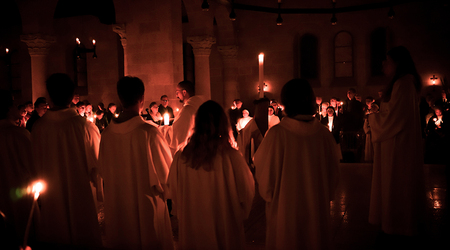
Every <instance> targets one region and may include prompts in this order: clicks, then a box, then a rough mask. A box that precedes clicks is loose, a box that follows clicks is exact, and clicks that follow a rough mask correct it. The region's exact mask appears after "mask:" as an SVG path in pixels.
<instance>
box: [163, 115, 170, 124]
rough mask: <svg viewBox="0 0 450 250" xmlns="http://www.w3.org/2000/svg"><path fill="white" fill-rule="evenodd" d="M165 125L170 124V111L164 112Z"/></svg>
mask: <svg viewBox="0 0 450 250" xmlns="http://www.w3.org/2000/svg"><path fill="white" fill-rule="evenodd" d="M164 125H169V114H168V113H165V114H164Z"/></svg>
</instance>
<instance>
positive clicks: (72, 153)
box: [31, 108, 101, 247]
mask: <svg viewBox="0 0 450 250" xmlns="http://www.w3.org/2000/svg"><path fill="white" fill-rule="evenodd" d="M31 138H32V143H33V159H34V165H35V167H36V170H37V173H38V175H39V177H40V178H41V179H42V180H44V181H45V182H46V189H45V191H44V192H43V193H42V194H41V196H40V198H39V199H40V201H41V216H40V227H39V232H38V236H39V237H40V240H41V241H44V242H52V243H58V244H70V245H82V246H93V247H94V246H96V247H97V246H101V236H100V228H99V224H98V220H97V209H96V207H95V202H94V197H93V193H92V190H91V186H90V181H91V177H90V174H91V170H92V169H93V168H96V167H97V163H98V162H97V156H98V147H99V143H100V133H99V131H98V128H97V126H95V124H94V123H92V122H90V121H87V120H86V119H85V118H83V117H81V116H79V115H78V113H77V112H76V111H75V110H74V109H72V108H67V109H63V110H59V111H52V110H48V111H47V112H46V113H45V114H44V115H43V116H42V117H41V118H39V120H37V121H36V123H35V124H34V125H33V132H32V133H31Z"/></svg>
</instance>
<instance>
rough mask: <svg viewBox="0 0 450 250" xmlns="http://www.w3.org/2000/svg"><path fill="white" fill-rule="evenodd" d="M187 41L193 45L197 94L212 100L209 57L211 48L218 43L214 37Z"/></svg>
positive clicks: (197, 37) (190, 38)
mask: <svg viewBox="0 0 450 250" xmlns="http://www.w3.org/2000/svg"><path fill="white" fill-rule="evenodd" d="M187 41H188V43H189V44H191V45H192V49H193V52H194V64H195V94H196V95H202V96H204V97H205V98H206V99H208V100H209V99H211V76H210V69H209V55H210V54H211V46H212V45H213V44H215V43H216V38H214V37H213V36H208V35H206V36H193V37H188V38H187Z"/></svg>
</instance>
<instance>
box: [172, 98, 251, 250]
mask: <svg viewBox="0 0 450 250" xmlns="http://www.w3.org/2000/svg"><path fill="white" fill-rule="evenodd" d="M229 131H230V125H229V122H228V118H227V116H226V114H225V112H224V110H223V108H222V107H221V106H220V105H219V104H218V103H216V102H214V101H207V102H205V103H203V104H202V105H201V106H200V107H199V109H198V111H197V114H196V116H195V127H194V133H193V134H192V136H191V138H190V140H189V142H188V144H187V145H186V147H184V149H181V150H179V151H178V152H177V153H176V154H175V156H174V160H173V163H172V165H171V167H170V174H169V181H168V185H169V190H170V195H171V199H172V201H173V204H174V205H173V207H174V209H173V210H172V213H173V214H174V215H175V216H176V217H177V218H178V224H179V243H178V244H179V248H180V249H230V250H234V249H244V248H245V234H244V223H243V222H244V220H245V219H246V218H247V217H248V215H249V213H250V209H251V207H252V201H253V197H254V194H255V185H254V180H253V176H252V173H251V172H250V169H249V167H248V166H247V164H246V162H245V160H244V158H243V157H242V156H241V154H240V153H239V152H238V151H237V150H235V149H233V148H232V145H231V144H230V141H231V138H230V133H229Z"/></svg>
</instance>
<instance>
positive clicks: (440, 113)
mask: <svg viewBox="0 0 450 250" xmlns="http://www.w3.org/2000/svg"><path fill="white" fill-rule="evenodd" d="M434 113H435V114H436V116H442V111H441V110H439V109H436V110H435V111H434Z"/></svg>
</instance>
